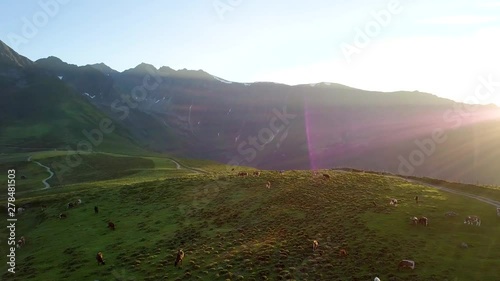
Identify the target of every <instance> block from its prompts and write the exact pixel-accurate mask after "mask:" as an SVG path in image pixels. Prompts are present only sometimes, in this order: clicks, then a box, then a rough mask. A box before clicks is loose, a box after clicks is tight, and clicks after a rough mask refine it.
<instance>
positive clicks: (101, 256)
mask: <svg viewBox="0 0 500 281" xmlns="http://www.w3.org/2000/svg"><path fill="white" fill-rule="evenodd" d="M95 259H96V260H97V265H98V266H99V265H101V264H102V265H105V263H104V257H103V255H102V253H101V252H99V253H97V256H96V257H95Z"/></svg>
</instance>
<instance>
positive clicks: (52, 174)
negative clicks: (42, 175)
mask: <svg viewBox="0 0 500 281" xmlns="http://www.w3.org/2000/svg"><path fill="white" fill-rule="evenodd" d="M27 160H28V162H31V155H30V157H28V159H27ZM33 162H35V163H36V164H38V166H40V167H43V168H45V169H46V170H47V172H49V174H50V175H49V177H48V178H46V179H44V180H42V183H43V185H44V186H45V187H44V188H43V189H47V188H50V184H49V183H48V182H47V181H48V180H50V179H51V178H52V177H53V176H54V172H52V170H51V169H50V168H49V167H47V166H45V165H43V164H42V163H40V162H38V161H33Z"/></svg>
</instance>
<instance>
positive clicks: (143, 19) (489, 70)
mask: <svg viewBox="0 0 500 281" xmlns="http://www.w3.org/2000/svg"><path fill="white" fill-rule="evenodd" d="M43 3H49V4H50V5H49V4H47V5H48V6H44V5H43ZM54 3H55V4H54ZM377 15H378V16H377ZM377 18H378V19H377ZM0 19H1V25H0V26H1V29H0V40H2V41H4V42H5V43H6V44H8V45H9V46H11V47H13V48H14V50H16V51H17V52H19V53H21V54H22V55H25V56H27V57H28V58H30V59H31V60H37V59H40V58H44V57H47V56H51V55H54V56H57V57H59V58H61V59H62V60H64V61H66V62H68V63H72V64H76V65H86V64H91V63H98V62H104V63H105V64H107V65H109V66H110V67H112V68H114V69H116V70H118V71H123V70H125V69H129V68H133V67H135V66H136V65H138V64H139V63H141V62H146V63H150V64H152V65H154V66H156V67H161V66H170V67H172V68H174V69H182V68H187V69H194V70H198V69H203V70H205V71H207V72H209V73H211V74H213V75H216V76H219V77H222V78H224V79H227V80H231V81H237V82H254V81H271V82H279V83H285V84H289V85H295V84H305V83H317V82H321V81H327V82H335V83H341V84H345V85H348V86H351V87H355V88H361V89H366V90H379V91H396V90H410V91H414V90H419V91H423V92H429V93H433V94H435V95H438V96H441V97H445V98H450V99H453V100H456V101H466V102H474V101H476V102H478V103H484V104H488V103H496V104H497V105H500V85H499V86H496V87H494V91H493V92H491V93H490V92H484V93H482V95H480V96H479V95H477V94H475V89H476V88H477V87H478V85H481V84H480V81H479V77H485V79H490V80H492V81H493V82H494V83H495V81H499V82H498V83H500V51H499V50H500V1H498V0H497V1H489V0H484V1H483V0H478V1H472V0H471V1H460V0H453V1H452V0H442V1H430V0H419V1H417V0H400V1H390V0H383V1H379V0H370V1H369V0H366V1H356V0H351V1H348V0H345V1H344V0H336V1H335V0H308V1H305V0H301V1H299V0H274V1H269V0H267V1H265V0H193V1H177V0H164V1H159V0H151V1H139V0H120V1H118V0H115V1H101V0H86V1H76V0H37V1H18V0H2V1H1V2H0ZM30 25H32V26H31V28H30ZM32 27H34V28H32ZM363 37H364V38H363ZM488 76H491V78H488ZM498 83H497V84H498ZM482 91H486V90H485V88H484V87H483V88H482Z"/></svg>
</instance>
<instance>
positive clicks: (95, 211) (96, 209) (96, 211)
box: [94, 206, 99, 214]
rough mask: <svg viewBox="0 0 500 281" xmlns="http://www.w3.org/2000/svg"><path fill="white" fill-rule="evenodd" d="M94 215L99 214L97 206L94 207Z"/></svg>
mask: <svg viewBox="0 0 500 281" xmlns="http://www.w3.org/2000/svg"><path fill="white" fill-rule="evenodd" d="M94 213H96V214H97V213H99V208H97V206H94Z"/></svg>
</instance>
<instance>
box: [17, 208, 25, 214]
mask: <svg viewBox="0 0 500 281" xmlns="http://www.w3.org/2000/svg"><path fill="white" fill-rule="evenodd" d="M24 211H26V209H25V208H22V207H21V208H17V213H18V214H22V213H23V212H24Z"/></svg>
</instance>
